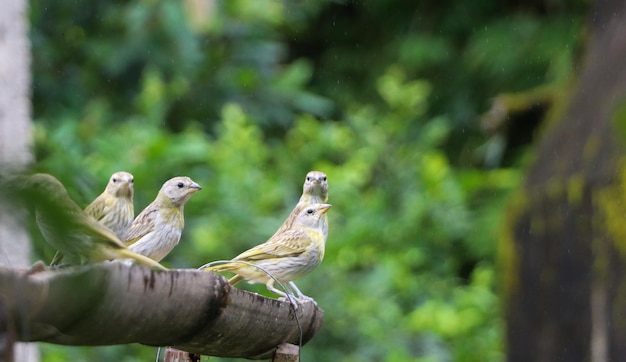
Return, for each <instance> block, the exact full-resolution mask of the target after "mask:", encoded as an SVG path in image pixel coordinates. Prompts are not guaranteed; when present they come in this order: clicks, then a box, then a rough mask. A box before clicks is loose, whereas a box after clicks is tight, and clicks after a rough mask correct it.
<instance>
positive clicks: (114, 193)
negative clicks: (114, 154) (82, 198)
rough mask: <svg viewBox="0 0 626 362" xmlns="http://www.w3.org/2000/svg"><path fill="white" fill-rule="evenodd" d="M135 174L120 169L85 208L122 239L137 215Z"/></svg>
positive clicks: (124, 238) (86, 211)
mask: <svg viewBox="0 0 626 362" xmlns="http://www.w3.org/2000/svg"><path fill="white" fill-rule="evenodd" d="M134 182H135V179H134V177H133V175H131V174H130V173H128V172H124V171H119V172H116V173H114V174H113V175H111V178H110V179H109V183H108V184H107V186H106V188H105V189H104V191H103V192H102V193H101V194H100V195H99V196H98V197H96V198H95V200H93V202H92V203H91V204H89V206H87V207H86V208H85V213H87V215H89V216H91V217H93V218H94V219H96V221H98V222H99V223H101V224H102V225H104V226H106V227H108V228H109V229H111V231H113V232H114V233H115V235H117V237H118V238H119V239H120V240H126V235H127V234H128V229H130V224H131V223H132V222H133V218H134V217H135V208H134V206H133V194H134V190H135V188H134Z"/></svg>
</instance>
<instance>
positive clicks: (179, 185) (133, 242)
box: [126, 176, 202, 261]
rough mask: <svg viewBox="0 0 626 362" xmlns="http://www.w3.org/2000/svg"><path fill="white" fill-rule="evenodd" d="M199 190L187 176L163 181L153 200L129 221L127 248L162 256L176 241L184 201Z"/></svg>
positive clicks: (152, 257)
mask: <svg viewBox="0 0 626 362" xmlns="http://www.w3.org/2000/svg"><path fill="white" fill-rule="evenodd" d="M201 189H202V187H200V185H198V184H197V183H195V182H194V181H193V180H192V179H190V178H189V177H184V176H179V177H174V178H172V179H170V180H168V181H166V182H165V183H164V184H163V187H161V190H160V191H159V193H158V195H157V197H156V199H155V200H154V201H153V202H152V203H151V204H150V205H148V206H147V207H146V208H145V209H144V210H143V211H142V212H141V213H140V214H139V215H137V217H136V218H135V220H134V221H133V223H132V224H131V226H130V231H129V232H128V235H127V237H126V245H127V246H128V249H129V250H131V251H133V252H135V253H138V254H141V255H145V256H147V257H149V258H151V259H154V260H156V261H161V260H162V259H163V258H165V256H166V255H167V254H169V253H170V251H172V249H174V247H175V246H176V245H177V244H178V242H179V241H180V236H181V234H182V232H183V227H184V226H185V219H184V206H185V203H186V202H187V200H189V198H190V197H191V195H193V194H194V193H195V192H197V191H199V190H201Z"/></svg>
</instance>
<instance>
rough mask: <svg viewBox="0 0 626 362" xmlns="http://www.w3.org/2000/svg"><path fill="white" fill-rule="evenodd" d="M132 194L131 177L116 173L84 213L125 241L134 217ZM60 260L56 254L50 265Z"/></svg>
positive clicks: (132, 184)
mask: <svg viewBox="0 0 626 362" xmlns="http://www.w3.org/2000/svg"><path fill="white" fill-rule="evenodd" d="M133 193H134V177H133V175H131V174H130V173H128V172H124V171H119V172H116V173H114V174H113V175H111V177H110V178H109V182H108V184H107V186H106V188H105V189H104V191H103V192H102V193H101V194H100V195H99V196H98V197H96V198H95V199H94V200H93V201H92V202H91V204H89V206H87V207H86V208H85V213H86V214H87V215H89V216H91V217H93V218H94V219H95V220H96V221H98V222H99V223H100V224H102V225H104V226H106V227H107V228H109V229H110V230H111V231H113V232H114V233H115V235H116V236H117V237H118V238H119V239H120V240H125V239H126V234H128V229H129V228H130V224H131V223H132V222H133V218H134V217H135V209H134V206H133ZM62 260H63V255H62V254H61V253H60V252H57V253H56V255H55V256H54V258H53V259H52V262H51V263H50V265H58V264H61V263H62Z"/></svg>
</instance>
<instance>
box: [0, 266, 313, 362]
mask: <svg viewBox="0 0 626 362" xmlns="http://www.w3.org/2000/svg"><path fill="white" fill-rule="evenodd" d="M0 300H2V301H3V302H4V310H5V311H6V313H7V316H6V317H7V319H8V321H9V323H10V325H9V326H8V328H9V329H10V330H13V331H15V334H16V339H17V340H19V341H40V342H49V343H56V344H64V345H74V346H97V345H112V344H125V343H141V344H145V345H149V346H172V347H174V348H176V349H180V350H184V351H188V352H192V353H197V354H203V355H210V356H220V357H244V358H250V359H262V358H271V356H272V355H273V353H274V351H275V349H276V347H277V346H278V345H280V344H282V343H291V344H295V345H297V344H298V343H299V339H300V332H299V329H298V324H297V321H296V318H295V316H294V311H293V309H292V307H291V305H290V304H289V303H288V302H286V301H278V300H275V299H270V298H266V297H263V296H260V295H257V294H253V293H250V292H247V291H243V290H239V289H237V288H234V287H231V286H230V285H229V284H228V282H227V281H226V279H224V278H223V277H221V276H219V275H216V274H213V273H210V272H206V271H198V270H195V269H178V270H168V271H156V270H150V269H147V268H144V267H140V266H133V267H130V266H127V265H123V264H121V263H114V262H109V263H103V264H93V265H88V266H82V267H70V268H65V269H60V270H44V271H38V272H36V271H31V272H29V271H26V270H15V269H8V268H4V267H0ZM297 316H298V319H299V321H300V325H301V326H302V332H303V335H302V343H303V344H304V343H306V342H308V341H309V340H310V339H311V338H312V337H313V335H315V333H316V332H317V331H318V330H319V328H320V327H321V324H322V319H323V311H322V310H321V309H319V308H318V307H317V306H316V305H315V303H313V302H305V303H303V304H302V305H300V306H299V307H298V309H297ZM0 332H2V331H0Z"/></svg>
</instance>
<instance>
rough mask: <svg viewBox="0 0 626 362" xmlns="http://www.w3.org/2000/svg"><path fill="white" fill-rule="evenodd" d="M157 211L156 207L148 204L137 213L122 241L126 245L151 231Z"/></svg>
mask: <svg viewBox="0 0 626 362" xmlns="http://www.w3.org/2000/svg"><path fill="white" fill-rule="evenodd" d="M158 211H159V210H158V208H156V207H154V206H152V205H150V206H148V207H147V208H146V209H145V210H143V211H142V212H141V213H140V214H139V215H137V217H136V218H135V221H133V223H132V225H131V226H130V230H129V231H128V235H127V236H126V241H125V242H124V244H126V246H130V245H132V244H134V243H136V242H137V241H138V240H139V239H141V238H143V237H144V236H146V234H148V233H150V232H152V231H153V229H154V220H155V219H156V217H157V214H158Z"/></svg>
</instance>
